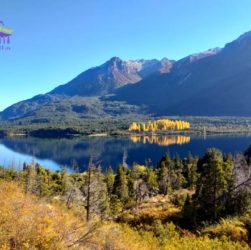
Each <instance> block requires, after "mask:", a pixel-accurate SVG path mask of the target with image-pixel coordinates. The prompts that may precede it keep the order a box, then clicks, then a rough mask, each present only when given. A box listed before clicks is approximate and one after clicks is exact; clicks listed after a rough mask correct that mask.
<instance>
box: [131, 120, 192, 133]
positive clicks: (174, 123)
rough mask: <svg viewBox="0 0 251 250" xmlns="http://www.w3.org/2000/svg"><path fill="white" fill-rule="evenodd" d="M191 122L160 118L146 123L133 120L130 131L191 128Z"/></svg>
mask: <svg viewBox="0 0 251 250" xmlns="http://www.w3.org/2000/svg"><path fill="white" fill-rule="evenodd" d="M189 128H190V123H189V122H187V121H181V120H169V119H159V120H156V121H148V122H146V123H143V122H142V123H137V122H133V123H132V124H131V125H130V126H129V131H132V132H158V131H170V130H184V129H189Z"/></svg>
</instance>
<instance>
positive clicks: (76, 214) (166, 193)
mask: <svg viewBox="0 0 251 250" xmlns="http://www.w3.org/2000/svg"><path fill="white" fill-rule="evenodd" d="M250 164H251V147H250V148H249V149H248V150H247V151H246V152H245V154H243V155H242V154H238V155H235V156H232V155H222V153H221V152H220V151H219V150H217V149H210V150H208V152H207V153H206V154H205V155H204V157H202V158H197V157H193V156H192V155H188V156H187V157H186V158H185V159H180V158H179V156H178V155H177V156H175V157H174V158H171V157H170V156H169V154H166V155H164V156H163V157H162V159H161V160H160V162H159V164H158V166H150V163H147V166H141V165H137V164H135V165H134V166H133V167H132V168H131V169H128V168H126V167H124V166H118V168H117V171H116V173H114V172H113V170H112V168H108V169H107V170H106V171H105V172H102V171H101V168H100V167H97V166H95V164H94V159H91V160H90V163H89V167H88V170H87V171H85V172H84V173H72V174H69V173H66V172H64V171H62V172H52V171H50V170H46V169H44V168H42V167H41V166H39V165H37V164H35V163H32V164H30V165H27V164H24V166H23V169H20V170H14V169H12V168H7V169H5V168H0V246H1V249H185V250H186V249H250V247H249V245H250V243H251V239H250V233H251V206H250V198H251V176H250Z"/></svg>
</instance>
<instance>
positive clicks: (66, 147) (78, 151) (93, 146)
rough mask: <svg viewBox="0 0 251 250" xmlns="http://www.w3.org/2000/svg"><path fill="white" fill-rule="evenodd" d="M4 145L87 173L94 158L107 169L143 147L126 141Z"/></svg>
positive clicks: (97, 139) (13, 142)
mask: <svg viewBox="0 0 251 250" xmlns="http://www.w3.org/2000/svg"><path fill="white" fill-rule="evenodd" d="M0 143H2V144H3V145H5V146H6V147H7V148H9V149H11V150H13V151H15V152H18V153H21V154H27V155H30V156H34V157H37V158H39V159H42V160H44V159H49V160H53V161H55V162H56V163H57V164H58V165H62V166H68V167H72V168H74V169H76V168H78V169H79V170H83V169H85V168H86V166H87V165H88V161H89V158H90V156H92V157H93V159H94V161H95V162H98V163H99V164H100V165H102V166H104V167H108V165H110V164H112V165H113V167H114V166H115V165H117V164H118V163H123V154H124V152H127V151H128V150H130V149H133V148H138V147H140V146H139V145H135V144H133V143H131V141H130V140H129V139H128V138H126V137H123V138H114V137H86V138H84V139H72V140H69V139H38V138H18V139H16V138H12V139H2V140H0Z"/></svg>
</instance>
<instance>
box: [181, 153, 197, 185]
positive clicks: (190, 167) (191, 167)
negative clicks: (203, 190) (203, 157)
mask: <svg viewBox="0 0 251 250" xmlns="http://www.w3.org/2000/svg"><path fill="white" fill-rule="evenodd" d="M197 163H198V159H197V158H194V157H193V156H192V155H191V154H190V153H189V154H188V156H187V157H186V158H185V159H184V161H183V166H184V167H183V176H184V178H185V180H186V188H189V189H194V188H195V186H196V182H197V179H198V172H197Z"/></svg>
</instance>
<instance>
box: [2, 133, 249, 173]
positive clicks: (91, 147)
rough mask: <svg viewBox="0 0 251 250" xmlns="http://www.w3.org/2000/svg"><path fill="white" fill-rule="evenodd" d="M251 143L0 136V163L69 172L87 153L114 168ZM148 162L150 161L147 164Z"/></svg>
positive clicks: (237, 139) (235, 138)
mask: <svg viewBox="0 0 251 250" xmlns="http://www.w3.org/2000/svg"><path fill="white" fill-rule="evenodd" d="M250 144H251V135H248V134H245V135H244V134H241V135H240V134H239V135H210V136H207V137H203V136H191V137H190V136H144V137H139V136H131V137H109V136H107V137H85V138H81V139H80V138H78V139H37V138H3V139H0V165H2V166H5V167H9V166H14V167H15V168H20V167H21V166H22V164H23V163H24V162H27V163H31V162H32V161H35V162H37V163H39V164H41V165H42V166H44V167H46V168H49V169H52V170H60V169H62V167H65V168H67V169H68V170H69V171H70V172H71V171H83V170H84V169H86V166H87V164H88V161H89V158H90V156H92V158H93V159H94V162H96V163H97V164H100V165H101V166H102V167H103V168H106V167H108V166H112V167H113V168H114V169H116V167H117V166H118V164H120V163H123V164H125V165H128V166H129V167H130V166H131V165H132V164H133V163H134V162H137V163H139V164H145V162H146V161H148V162H149V160H151V162H152V164H157V163H158V161H159V160H160V158H161V157H162V156H163V155H164V154H165V152H169V153H170V154H171V155H172V156H174V155H175V154H176V153H178V154H179V155H180V156H181V157H182V158H183V157H185V156H186V155H187V154H188V153H189V152H191V153H192V154H193V155H198V156H202V155H203V154H204V153H205V152H206V150H207V149H208V148H212V147H215V148H219V149H221V150H222V151H223V152H224V153H233V154H235V153H238V152H243V151H245V150H246V149H247V147H248V146H249V145H250ZM149 164H150V163H149Z"/></svg>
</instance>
